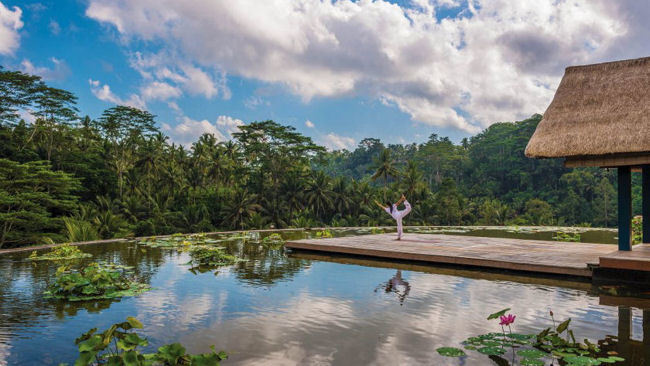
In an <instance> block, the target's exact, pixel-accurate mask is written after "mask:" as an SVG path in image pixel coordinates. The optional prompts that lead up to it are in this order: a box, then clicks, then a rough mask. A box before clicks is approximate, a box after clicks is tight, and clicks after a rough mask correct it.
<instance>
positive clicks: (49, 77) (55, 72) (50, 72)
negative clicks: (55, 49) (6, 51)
mask: <svg viewBox="0 0 650 366" xmlns="http://www.w3.org/2000/svg"><path fill="white" fill-rule="evenodd" d="M50 61H51V62H52V64H53V66H52V67H51V68H49V67H45V66H35V65H34V64H33V63H32V62H31V61H29V60H27V59H25V60H23V61H22V62H21V63H20V68H21V70H22V71H23V72H26V73H28V74H33V75H38V76H40V77H42V78H43V80H45V81H53V80H57V81H60V80H63V79H65V78H66V77H68V75H69V74H70V68H69V67H68V65H67V64H66V63H65V61H63V60H59V59H57V58H55V57H52V58H50Z"/></svg>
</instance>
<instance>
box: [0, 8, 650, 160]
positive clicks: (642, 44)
mask: <svg viewBox="0 0 650 366" xmlns="http://www.w3.org/2000/svg"><path fill="white" fill-rule="evenodd" d="M648 18H650V2H649V1H645V0H617V1H611V0H519V1H509V0H481V1H479V0H410V1H409V0H402V1H388V0H375V1H371V0H358V1H352V0H338V1H331V0H264V1H260V0H191V1H189V0H187V1H178V0H34V1H30V0H21V1H16V0H0V65H2V66H3V67H5V68H7V69H17V70H21V71H24V72H28V73H32V74H37V75H40V76H41V77H42V78H43V79H44V80H45V81H47V82H48V83H49V84H50V85H53V86H55V87H59V88H63V89H66V90H70V91H72V92H74V93H75V94H76V95H77V96H78V98H79V101H78V104H79V109H80V110H81V112H82V113H83V114H88V115H90V116H91V117H92V118H96V117H99V116H100V115H101V113H102V111H103V110H105V109H107V108H110V107H112V106H114V105H116V104H124V105H130V106H134V107H138V108H143V109H147V110H149V111H150V112H152V113H153V114H155V115H156V116H157V122H158V124H159V126H160V128H161V129H162V130H163V131H164V132H165V133H166V134H167V135H169V136H170V138H171V139H172V141H174V142H176V143H180V144H185V145H189V144H191V142H192V141H194V140H195V139H196V138H197V137H198V136H200V135H201V134H203V133H206V132H208V133H213V134H215V135H216V136H217V137H218V138H219V139H221V140H227V139H229V138H230V135H231V134H232V133H233V132H235V131H237V126H239V125H241V124H242V123H249V122H252V121H263V120H268V119H272V120H275V121H276V122H279V123H282V124H288V125H291V126H294V127H295V128H296V129H297V130H298V131H299V132H301V133H303V134H305V135H308V136H311V137H312V138H313V139H314V140H315V141H316V142H318V143H320V144H323V145H325V146H327V147H328V148H330V149H342V148H347V149H353V148H354V147H355V146H356V145H357V144H358V143H359V141H361V140H362V139H363V138H366V137H375V138H380V139H381V140H382V141H384V142H386V143H411V142H424V141H426V140H427V138H428V137H429V136H430V135H431V134H433V133H435V134H438V135H441V136H449V137H451V138H452V140H454V141H459V140H460V139H462V138H463V137H469V136H472V135H475V134H476V133H478V132H480V131H481V130H483V129H485V128H486V127H488V126H489V125H491V124H492V123H495V122H501V121H514V120H521V119H524V118H526V117H529V116H531V115H532V114H534V113H543V112H544V110H545V109H546V107H547V106H548V104H549V103H550V102H551V100H552V98H553V94H554V92H555V89H556V88H557V86H558V84H559V82H560V80H561V78H562V75H563V72H564V68H565V67H566V66H569V65H579V64H589V63H596V62H603V61H612V60H619V59H627V58H636V57H644V56H650V37H649V36H648V35H649V34H650V22H647V19H648ZM25 116H26V117H27V118H28V117H29V115H28V114H25Z"/></svg>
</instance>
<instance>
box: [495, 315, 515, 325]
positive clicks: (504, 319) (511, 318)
mask: <svg viewBox="0 0 650 366" xmlns="http://www.w3.org/2000/svg"><path fill="white" fill-rule="evenodd" d="M516 317H517V316H516V315H512V314H508V315H501V316H500V317H499V319H500V320H501V322H499V325H510V324H512V323H514V322H515V318H516Z"/></svg>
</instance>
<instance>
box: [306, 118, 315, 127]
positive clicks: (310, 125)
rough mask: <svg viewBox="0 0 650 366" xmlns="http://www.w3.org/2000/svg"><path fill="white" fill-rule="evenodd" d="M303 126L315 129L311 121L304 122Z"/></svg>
mask: <svg viewBox="0 0 650 366" xmlns="http://www.w3.org/2000/svg"><path fill="white" fill-rule="evenodd" d="M305 126H307V127H309V128H314V127H316V125H315V124H314V122H312V121H310V120H306V121H305Z"/></svg>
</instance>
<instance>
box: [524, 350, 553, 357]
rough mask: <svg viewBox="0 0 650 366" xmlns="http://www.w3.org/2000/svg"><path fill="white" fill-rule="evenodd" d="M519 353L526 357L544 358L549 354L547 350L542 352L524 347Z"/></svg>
mask: <svg viewBox="0 0 650 366" xmlns="http://www.w3.org/2000/svg"><path fill="white" fill-rule="evenodd" d="M517 355H519V356H521V357H524V358H542V357H545V356H548V354H547V353H546V352H542V351H540V350H536V349H522V350H519V351H517Z"/></svg>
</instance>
